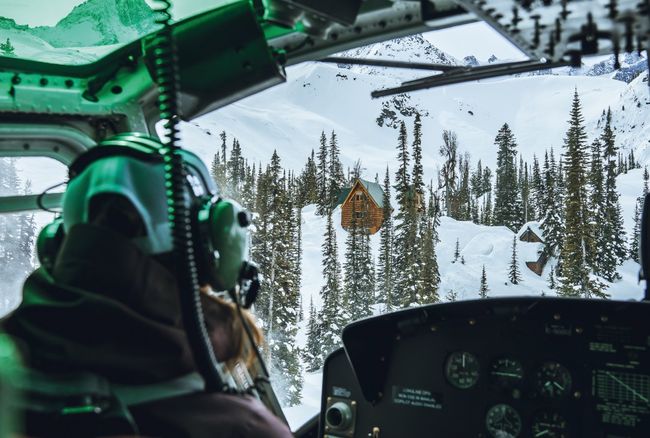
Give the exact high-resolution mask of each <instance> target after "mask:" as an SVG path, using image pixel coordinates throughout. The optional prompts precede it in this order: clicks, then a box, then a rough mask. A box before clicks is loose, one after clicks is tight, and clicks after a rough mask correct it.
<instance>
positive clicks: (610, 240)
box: [600, 109, 628, 281]
mask: <svg viewBox="0 0 650 438" xmlns="http://www.w3.org/2000/svg"><path fill="white" fill-rule="evenodd" d="M611 124H612V112H611V110H610V109H608V110H607V116H606V119H605V127H604V128H603V133H602V135H601V137H600V138H601V141H602V143H603V146H604V160H605V221H604V223H603V224H602V228H603V231H602V232H603V234H604V239H603V241H604V242H606V243H607V244H608V246H607V247H600V250H601V251H602V252H609V253H613V254H614V255H615V256H616V258H615V259H612V261H611V262H610V263H609V264H607V266H606V267H604V268H603V271H604V273H606V274H609V275H603V276H604V277H605V278H606V279H607V280H608V281H612V280H614V279H618V278H620V276H619V275H618V274H617V273H616V272H615V271H616V267H617V266H618V265H620V264H621V263H623V261H625V260H626V259H627V255H628V252H627V247H626V238H625V230H624V227H623V215H622V213H621V204H620V202H619V199H618V197H619V195H618V191H617V190H616V167H615V163H614V159H615V157H616V153H617V151H618V147H617V146H616V138H615V135H614V131H613V130H612V126H611ZM610 273H612V274H610Z"/></svg>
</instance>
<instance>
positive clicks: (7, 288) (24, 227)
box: [0, 158, 36, 310]
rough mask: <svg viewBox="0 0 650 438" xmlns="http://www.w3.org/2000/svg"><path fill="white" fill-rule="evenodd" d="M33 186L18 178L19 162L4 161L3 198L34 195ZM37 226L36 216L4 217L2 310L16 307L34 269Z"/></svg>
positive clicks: (0, 221) (0, 165) (0, 175)
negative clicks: (21, 290) (24, 194)
mask: <svg viewBox="0 0 650 438" xmlns="http://www.w3.org/2000/svg"><path fill="white" fill-rule="evenodd" d="M30 187H31V182H30V181H29V180H28V181H25V182H22V181H21V180H20V178H19V176H18V170H17V168H16V159H15V158H0V196H15V195H19V194H22V193H30V192H31V188H30ZM35 234H36V223H35V220H34V214H33V213H22V214H0V278H1V279H2V290H1V291H0V292H1V294H0V299H2V303H0V309H4V310H6V309H10V308H13V307H14V305H15V304H16V303H15V302H13V300H17V299H18V294H16V293H12V291H16V290H20V287H21V284H22V282H23V281H24V280H25V278H26V277H27V275H28V274H29V273H30V272H31V271H32V270H33V269H34V263H35V260H34V254H33V251H34V241H35Z"/></svg>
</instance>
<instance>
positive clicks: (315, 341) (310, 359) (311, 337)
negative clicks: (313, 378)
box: [302, 297, 322, 372]
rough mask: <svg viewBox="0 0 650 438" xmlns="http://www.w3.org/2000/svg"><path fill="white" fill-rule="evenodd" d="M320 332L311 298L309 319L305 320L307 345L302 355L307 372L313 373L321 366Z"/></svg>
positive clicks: (320, 328) (320, 327) (319, 324)
mask: <svg viewBox="0 0 650 438" xmlns="http://www.w3.org/2000/svg"><path fill="white" fill-rule="evenodd" d="M321 330H322V326H321V323H320V321H319V318H318V313H317V312H316V308H315V307H314V299H313V297H311V298H310V301H309V319H308V320H307V344H306V346H305V349H304V350H303V354H302V357H303V359H304V361H305V369H306V370H307V371H309V372H314V371H316V370H318V369H319V368H320V367H321V366H322V363H321V360H320V357H321V354H320V333H321Z"/></svg>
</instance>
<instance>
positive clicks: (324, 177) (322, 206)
mask: <svg viewBox="0 0 650 438" xmlns="http://www.w3.org/2000/svg"><path fill="white" fill-rule="evenodd" d="M329 169H330V166H329V151H328V148H327V136H325V131H322V132H321V134H320V147H319V148H318V169H317V174H316V175H317V179H318V188H317V190H318V210H317V212H318V214H319V215H321V216H323V215H325V214H328V212H329V209H330V202H329V201H330V200H329V187H330V173H329Z"/></svg>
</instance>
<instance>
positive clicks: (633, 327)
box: [319, 298, 650, 438]
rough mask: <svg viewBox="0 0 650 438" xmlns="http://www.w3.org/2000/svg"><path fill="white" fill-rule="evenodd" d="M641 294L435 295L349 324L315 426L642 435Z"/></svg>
mask: <svg viewBox="0 0 650 438" xmlns="http://www.w3.org/2000/svg"><path fill="white" fill-rule="evenodd" d="M649 317H650V304H649V303H645V302H643V303H636V302H619V301H605V300H579V299H567V298H501V299H500V298H495V299H484V300H477V301H467V302H457V303H444V304H437V305H431V306H426V307H421V308H416V309H408V310H404V311H400V312H396V313H392V314H389V315H381V316H378V317H374V318H370V319H366V320H362V321H359V322H356V323H353V324H351V325H350V326H348V327H346V329H345V330H344V334H343V339H344V344H345V351H343V350H340V351H338V352H335V353H333V354H332V355H331V356H330V357H329V358H328V360H327V361H326V364H325V369H324V374H323V398H322V409H321V422H320V427H321V429H320V435H319V436H324V437H372V438H380V437H420V436H426V437H479V438H516V437H544V438H555V437H557V438H568V437H590V438H599V437H602V438H635V437H648V436H650V318H649Z"/></svg>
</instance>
